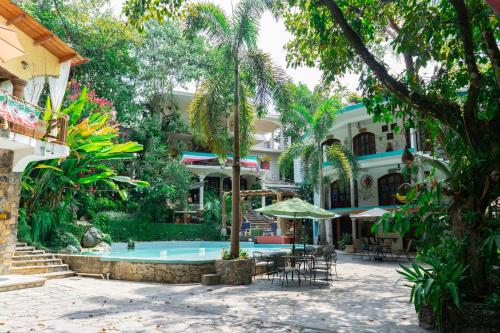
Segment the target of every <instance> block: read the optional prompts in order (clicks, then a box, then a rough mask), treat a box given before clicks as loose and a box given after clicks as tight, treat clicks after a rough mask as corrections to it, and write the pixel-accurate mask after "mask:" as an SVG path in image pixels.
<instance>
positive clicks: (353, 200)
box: [349, 177, 356, 208]
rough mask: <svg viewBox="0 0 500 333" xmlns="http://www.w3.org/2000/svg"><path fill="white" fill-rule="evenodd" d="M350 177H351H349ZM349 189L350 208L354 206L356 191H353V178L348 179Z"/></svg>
mask: <svg viewBox="0 0 500 333" xmlns="http://www.w3.org/2000/svg"><path fill="white" fill-rule="evenodd" d="M351 178H352V177H351ZM349 189H350V193H351V208H353V207H356V193H354V191H355V188H354V179H349Z"/></svg>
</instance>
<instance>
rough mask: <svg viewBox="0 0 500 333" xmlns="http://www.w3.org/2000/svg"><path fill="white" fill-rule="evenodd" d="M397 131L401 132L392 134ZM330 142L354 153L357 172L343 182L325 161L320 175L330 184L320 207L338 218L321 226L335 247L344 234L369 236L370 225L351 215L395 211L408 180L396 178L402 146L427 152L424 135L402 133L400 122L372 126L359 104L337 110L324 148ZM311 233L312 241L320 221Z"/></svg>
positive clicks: (297, 173) (400, 242)
mask: <svg viewBox="0 0 500 333" xmlns="http://www.w3.org/2000/svg"><path fill="white" fill-rule="evenodd" d="M397 128H399V129H400V130H399V131H397ZM333 143H341V144H343V145H344V146H347V147H348V148H349V149H350V150H351V151H352V152H353V154H354V155H355V156H356V159H357V161H358V164H359V171H358V173H357V176H356V177H355V179H351V180H350V181H349V182H347V183H344V182H342V181H340V180H339V177H338V175H336V172H335V170H334V169H333V168H332V167H331V166H330V165H329V163H328V162H325V163H324V166H323V168H324V169H323V170H324V175H325V176H327V177H328V179H330V180H331V182H330V183H329V184H326V186H325V203H324V207H326V209H329V210H331V211H334V212H336V213H337V214H340V215H342V217H341V218H337V219H334V220H333V221H328V222H327V224H326V226H327V240H328V242H329V243H337V242H338V241H339V240H340V237H341V236H342V235H343V234H345V233H348V234H352V236H353V239H357V238H360V236H361V235H366V234H367V233H368V232H369V227H370V226H371V224H370V223H366V222H361V221H360V222H359V223H356V221H354V220H351V219H350V218H349V215H350V214H353V213H358V212H361V211H365V210H368V209H371V208H374V207H380V208H383V209H386V210H389V211H390V210H394V209H396V208H397V206H398V204H401V203H400V202H398V201H397V199H396V197H395V194H396V192H398V189H399V188H400V186H401V185H402V184H404V183H406V182H408V181H407V180H404V179H403V176H402V175H401V169H402V168H403V162H402V159H401V157H402V155H403V153H404V151H405V147H408V150H409V152H411V153H412V154H416V155H419V154H420V155H424V156H425V155H426V153H427V149H428V148H427V147H426V146H428V145H426V143H425V133H424V131H419V130H417V129H409V130H408V129H405V128H404V126H403V123H402V120H400V119H399V120H395V121H394V122H393V123H389V124H384V123H375V122H374V121H373V120H372V116H371V115H369V114H368V113H367V110H366V108H365V107H364V106H363V104H356V105H352V106H348V107H345V108H343V109H342V110H341V111H340V112H339V114H338V115H337V118H336V121H335V124H334V126H333V127H332V129H331V131H330V136H329V139H328V140H326V141H325V142H324V146H323V147H326V146H328V145H331V144H333ZM325 160H326V158H325ZM299 162H300V161H298V160H297V161H296V163H295V182H296V183H300V182H301V180H302V176H301V175H300V171H299ZM417 178H418V179H417V182H422V181H423V179H424V175H423V171H421V174H419V175H418V177H417ZM315 204H316V205H319V196H318V193H316V194H315ZM313 230H314V231H313V234H314V240H315V241H317V238H318V233H319V222H315V223H314V228H313ZM393 236H394V237H396V236H397V235H393ZM408 237H411V235H409V236H408ZM404 243H406V242H405V240H401V239H398V240H397V244H396V246H397V247H401V246H404V245H405V244H404Z"/></svg>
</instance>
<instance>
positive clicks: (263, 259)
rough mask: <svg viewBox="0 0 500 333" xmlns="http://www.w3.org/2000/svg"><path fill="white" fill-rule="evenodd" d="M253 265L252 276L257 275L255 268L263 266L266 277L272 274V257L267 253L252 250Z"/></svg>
mask: <svg viewBox="0 0 500 333" xmlns="http://www.w3.org/2000/svg"><path fill="white" fill-rule="evenodd" d="M253 259H254V266H253V277H254V279H255V276H257V268H259V267H265V268H266V273H265V274H266V275H267V279H268V280H269V279H270V276H271V275H273V274H274V258H273V257H272V256H270V255H268V254H265V253H262V252H259V251H254V252H253Z"/></svg>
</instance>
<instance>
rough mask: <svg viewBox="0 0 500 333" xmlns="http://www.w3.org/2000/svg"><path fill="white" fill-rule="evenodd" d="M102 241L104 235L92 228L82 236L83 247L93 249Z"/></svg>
mask: <svg viewBox="0 0 500 333" xmlns="http://www.w3.org/2000/svg"><path fill="white" fill-rule="evenodd" d="M103 239H104V234H103V233H102V232H101V230H99V229H97V228H95V227H92V228H90V229H89V230H87V232H86V233H85V234H84V235H83V237H82V244H83V247H94V246H97V245H98V244H99V243H101V242H102V240H103Z"/></svg>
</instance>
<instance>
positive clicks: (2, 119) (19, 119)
mask: <svg viewBox="0 0 500 333" xmlns="http://www.w3.org/2000/svg"><path fill="white" fill-rule="evenodd" d="M68 119H69V117H68V115H65V114H61V113H57V112H53V111H48V112H47V111H45V110H44V109H42V108H40V107H38V106H36V105H33V104H30V103H27V102H25V101H23V100H21V99H19V98H17V97H14V96H12V95H9V94H7V93H6V92H4V91H1V90H0V129H2V130H3V131H8V132H12V133H18V134H21V135H23V136H26V137H28V138H31V139H35V140H41V141H46V142H50V143H55V144H59V145H65V144H66V136H67V131H68Z"/></svg>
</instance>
